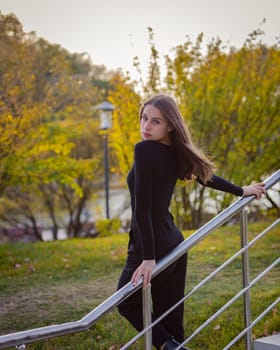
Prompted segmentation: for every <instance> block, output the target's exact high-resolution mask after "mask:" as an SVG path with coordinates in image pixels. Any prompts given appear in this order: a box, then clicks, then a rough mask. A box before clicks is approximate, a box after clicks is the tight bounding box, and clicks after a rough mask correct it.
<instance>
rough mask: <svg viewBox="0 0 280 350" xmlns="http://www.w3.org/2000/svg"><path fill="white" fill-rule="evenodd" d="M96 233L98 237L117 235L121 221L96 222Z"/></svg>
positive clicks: (114, 219) (115, 219)
mask: <svg viewBox="0 0 280 350" xmlns="http://www.w3.org/2000/svg"><path fill="white" fill-rule="evenodd" d="M95 225H96V231H97V233H98V235H100V237H107V236H111V235H112V234H115V233H119V230H120V228H121V221H120V219H118V218H113V219H100V220H96V224H95Z"/></svg>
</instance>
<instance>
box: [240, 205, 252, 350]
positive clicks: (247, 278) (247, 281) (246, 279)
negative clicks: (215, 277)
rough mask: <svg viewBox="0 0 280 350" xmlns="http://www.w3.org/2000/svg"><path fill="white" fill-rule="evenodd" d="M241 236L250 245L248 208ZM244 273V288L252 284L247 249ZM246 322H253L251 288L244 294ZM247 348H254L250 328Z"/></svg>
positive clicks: (246, 339) (242, 242) (243, 241)
mask: <svg viewBox="0 0 280 350" xmlns="http://www.w3.org/2000/svg"><path fill="white" fill-rule="evenodd" d="M240 236H241V245H242V248H244V247H246V246H247V245H248V208H244V209H243V210H242V212H241V223H240ZM242 274H243V288H246V287H248V285H249V284H250V264H249V251H248V249H246V250H245V251H244V253H243V254H242ZM243 299H244V301H243V302H244V324H245V327H248V326H250V324H251V322H252V316H251V296H250V289H248V290H247V291H246V292H245V293H244V295H243ZM245 349H246V350H251V349H252V330H251V329H250V330H248V332H247V333H246V335H245Z"/></svg>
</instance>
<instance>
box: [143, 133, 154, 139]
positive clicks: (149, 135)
mask: <svg viewBox="0 0 280 350" xmlns="http://www.w3.org/2000/svg"><path fill="white" fill-rule="evenodd" d="M142 135H143V137H145V138H147V137H151V136H152V135H151V134H149V133H147V132H143V133H142Z"/></svg>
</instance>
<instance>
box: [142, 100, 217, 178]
mask: <svg viewBox="0 0 280 350" xmlns="http://www.w3.org/2000/svg"><path fill="white" fill-rule="evenodd" d="M147 105H153V106H154V107H156V108H158V109H159V110H160V112H161V114H162V116H163V117H164V118H165V119H166V121H167V122H168V124H169V125H170V126H171V127H172V131H171V132H170V138H171V141H172V144H173V145H174V146H175V149H176V152H177V157H178V162H179V178H180V179H188V180H189V179H192V178H193V177H194V176H195V177H198V178H199V179H200V180H202V181H203V182H204V183H205V182H206V181H207V180H209V179H210V178H211V177H212V174H213V171H214V169H215V167H214V164H213V163H212V162H211V161H210V160H209V159H208V158H207V157H206V156H205V154H204V153H203V152H202V151H201V150H199V149H198V148H197V147H196V146H195V145H194V143H193V142H192V137H191V133H190V131H189V129H188V127H187V125H186V124H185V122H184V119H183V117H182V115H181V113H180V111H179V108H178V106H177V104H176V102H175V101H174V99H173V98H172V97H170V96H167V95H164V94H158V95H155V96H152V97H151V98H149V99H148V100H146V101H145V102H144V103H143V105H142V106H141V108H140V113H139V114H140V118H141V115H142V112H143V110H144V108H145V106H147Z"/></svg>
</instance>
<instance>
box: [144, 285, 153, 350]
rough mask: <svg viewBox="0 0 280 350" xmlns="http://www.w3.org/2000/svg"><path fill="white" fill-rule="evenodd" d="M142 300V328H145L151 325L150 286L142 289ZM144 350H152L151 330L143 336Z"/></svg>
mask: <svg viewBox="0 0 280 350" xmlns="http://www.w3.org/2000/svg"><path fill="white" fill-rule="evenodd" d="M142 300H143V327H144V328H146V327H148V326H149V325H150V324H151V323H152V309H151V284H149V285H148V286H147V287H143V288H142ZM144 342H145V350H152V346H153V345H152V329H149V330H148V331H147V332H146V333H145V335H144Z"/></svg>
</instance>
